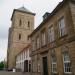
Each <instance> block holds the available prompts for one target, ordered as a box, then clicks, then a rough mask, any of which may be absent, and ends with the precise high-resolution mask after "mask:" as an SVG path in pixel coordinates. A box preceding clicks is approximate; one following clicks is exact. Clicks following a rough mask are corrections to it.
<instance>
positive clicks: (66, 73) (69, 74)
mask: <svg viewBox="0 0 75 75" xmlns="http://www.w3.org/2000/svg"><path fill="white" fill-rule="evenodd" d="M64 74H65V75H71V74H72V72H65V73H64Z"/></svg>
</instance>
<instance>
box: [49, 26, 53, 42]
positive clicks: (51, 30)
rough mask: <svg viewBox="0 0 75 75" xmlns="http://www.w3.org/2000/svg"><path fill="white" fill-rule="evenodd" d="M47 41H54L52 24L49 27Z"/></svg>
mask: <svg viewBox="0 0 75 75" xmlns="http://www.w3.org/2000/svg"><path fill="white" fill-rule="evenodd" d="M49 41H50V42H53V41H54V29H53V26H52V27H50V28H49Z"/></svg>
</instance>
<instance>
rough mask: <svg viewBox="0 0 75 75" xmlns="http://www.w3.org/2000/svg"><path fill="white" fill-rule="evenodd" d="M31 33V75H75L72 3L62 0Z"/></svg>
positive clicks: (74, 34)
mask: <svg viewBox="0 0 75 75" xmlns="http://www.w3.org/2000/svg"><path fill="white" fill-rule="evenodd" d="M43 18H44V20H43V22H42V23H41V24H40V25H39V26H38V27H37V28H36V29H35V30H34V31H33V32H32V33H31V35H30V38H31V43H32V44H31V45H32V49H31V50H32V52H31V59H32V75H75V0H63V1H62V2H61V3H59V4H58V5H57V7H56V8H55V9H54V10H53V11H52V13H50V14H49V13H46V14H45V15H44V16H43Z"/></svg>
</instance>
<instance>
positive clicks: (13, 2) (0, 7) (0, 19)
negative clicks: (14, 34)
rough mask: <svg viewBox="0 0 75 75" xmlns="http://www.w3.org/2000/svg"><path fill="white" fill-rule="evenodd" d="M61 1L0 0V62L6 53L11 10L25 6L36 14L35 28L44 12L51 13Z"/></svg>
mask: <svg viewBox="0 0 75 75" xmlns="http://www.w3.org/2000/svg"><path fill="white" fill-rule="evenodd" d="M61 1H62V0H0V61H1V60H4V58H5V57H6V53H7V43H8V29H9V27H10V26H11V20H10V18H11V16H12V12H13V9H15V8H16V9H17V8H20V7H22V6H25V7H26V8H27V9H29V10H30V11H32V12H34V13H36V16H35V28H36V27H37V26H38V25H39V24H40V23H41V22H42V16H43V14H44V13H45V12H52V10H53V9H54V8H55V7H56V5H57V4H58V3H59V2H61Z"/></svg>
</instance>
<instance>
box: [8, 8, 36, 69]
mask: <svg viewBox="0 0 75 75" xmlns="http://www.w3.org/2000/svg"><path fill="white" fill-rule="evenodd" d="M34 16H35V14H34V13H32V12H31V11H29V10H28V9H26V8H25V7H21V8H19V9H14V11H13V14H12V17H11V21H12V25H11V27H10V29H9V38H8V50H7V66H8V69H12V68H14V67H15V56H16V55H17V54H18V53H19V52H20V51H21V50H23V48H25V47H26V46H27V45H28V44H29V43H30V40H29V39H28V35H29V34H30V33H31V32H32V31H33V30H34Z"/></svg>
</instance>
